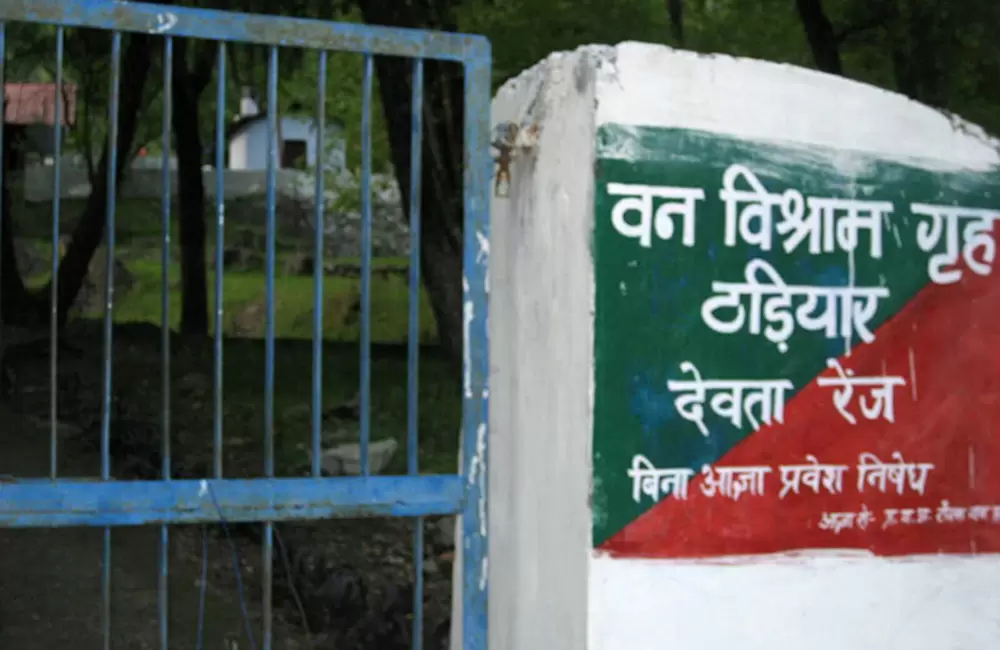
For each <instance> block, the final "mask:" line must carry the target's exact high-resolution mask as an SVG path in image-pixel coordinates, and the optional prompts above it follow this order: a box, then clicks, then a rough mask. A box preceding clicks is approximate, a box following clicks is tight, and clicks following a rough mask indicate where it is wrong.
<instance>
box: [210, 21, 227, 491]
mask: <svg viewBox="0 0 1000 650" xmlns="http://www.w3.org/2000/svg"><path fill="white" fill-rule="evenodd" d="M225 145H226V42H225V41H219V78H218V85H217V87H216V95H215V331H214V332H213V335H214V343H215V354H214V355H213V359H212V377H213V379H212V383H213V385H214V387H215V408H214V412H213V415H212V440H213V442H212V466H213V468H214V473H215V478H222V288H223V284H224V282H225V273H224V270H223V264H222V258H223V248H224V246H225V243H226V242H225V239H226V231H225V228H226V196H225V164H226V158H225Z"/></svg>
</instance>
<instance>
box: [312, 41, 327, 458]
mask: <svg viewBox="0 0 1000 650" xmlns="http://www.w3.org/2000/svg"><path fill="white" fill-rule="evenodd" d="M325 165H326V50H320V51H319V70H318V74H317V79H316V194H315V198H314V205H313V209H314V210H315V214H314V217H313V222H314V230H315V235H316V240H315V248H314V249H313V349H312V354H313V368H312V369H313V376H312V390H313V394H312V475H313V476H319V475H320V470H321V467H320V454H321V453H322V449H321V446H322V440H321V432H320V429H321V427H322V425H323V279H324V274H325V273H326V269H325V268H324V263H323V252H324V249H325V247H326V225H325V224H324V223H323V208H324V203H325V200H326V193H325V192H324V187H323V171H324V166H325Z"/></svg>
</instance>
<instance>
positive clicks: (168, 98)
mask: <svg viewBox="0 0 1000 650" xmlns="http://www.w3.org/2000/svg"><path fill="white" fill-rule="evenodd" d="M173 64H174V39H173V37H172V36H167V37H165V38H164V39H163V127H162V128H163V133H162V134H161V135H162V141H161V145H160V146H161V147H162V149H163V151H162V159H161V164H162V166H163V170H162V176H161V179H162V180H161V181H160V182H161V190H162V192H163V194H162V196H163V198H162V203H161V208H162V215H161V216H162V230H163V235H162V236H163V239H162V242H161V247H162V250H161V253H160V265H161V269H160V301H161V302H160V315H161V323H162V324H161V326H160V327H161V329H160V351H161V355H162V356H161V361H160V371H161V373H162V375H161V379H160V382H161V386H162V390H163V404H162V411H161V419H160V425H161V427H162V431H161V434H160V435H161V436H162V445H163V447H162V453H161V455H162V457H163V458H162V463H163V465H162V467H161V469H160V474H161V475H162V479H163V480H164V481H169V480H170V474H171V470H170V194H171V192H172V191H173V185H172V183H171V182H170V129H171V120H172V119H173V92H174V84H173V78H174V72H173V67H174V66H173ZM169 545H170V533H169V529H168V528H167V526H166V525H165V524H164V525H162V526H160V581H159V592H160V593H159V601H160V650H167V649H168V639H169V623H168V616H167V615H168V609H167V608H168V599H167V594H168V591H167V587H168V576H169V575H170V559H169V555H168V553H169V550H170V546H169Z"/></svg>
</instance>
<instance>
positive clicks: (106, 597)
mask: <svg viewBox="0 0 1000 650" xmlns="http://www.w3.org/2000/svg"><path fill="white" fill-rule="evenodd" d="M121 49H122V35H121V32H114V34H113V36H112V37H111V91H110V93H109V97H110V98H111V101H110V102H109V105H108V161H109V162H108V167H107V172H108V178H107V194H106V196H105V203H106V204H107V205H106V208H107V212H106V216H105V235H106V237H107V240H106V241H107V250H106V251H105V255H104V262H105V265H104V395H103V404H102V407H101V410H102V413H101V479H102V480H104V481H107V480H110V478H111V455H110V443H111V355H112V353H113V349H112V342H111V334H112V327H111V326H112V316H113V311H114V273H115V208H116V203H117V201H116V197H117V185H118V183H117V180H118V179H117V176H118V103H119V99H120V98H119V85H120V81H121ZM101 599H102V601H103V602H102V611H101V623H102V626H101V627H102V628H103V632H104V650H110V648H111V528H109V527H105V528H104V557H103V562H102V566H101Z"/></svg>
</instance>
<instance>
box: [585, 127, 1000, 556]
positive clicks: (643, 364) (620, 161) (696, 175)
mask: <svg viewBox="0 0 1000 650" xmlns="http://www.w3.org/2000/svg"><path fill="white" fill-rule="evenodd" d="M597 151H598V161H597V168H596V198H595V211H596V215H595V227H594V260H595V270H596V273H595V275H596V283H597V286H596V315H595V412H594V433H593V435H594V440H593V443H594V444H593V463H594V499H593V513H594V515H593V516H594V521H593V533H594V546H595V547H600V546H601V545H602V544H604V543H605V542H606V541H607V540H608V539H609V538H610V537H611V536H613V535H615V534H616V533H618V532H619V531H621V530H622V529H623V528H625V527H626V526H627V525H628V524H629V523H630V522H632V521H634V520H635V519H636V518H637V517H639V516H640V515H641V514H642V513H644V512H646V511H647V510H648V509H649V508H650V507H652V506H653V505H654V503H655V500H651V499H649V498H637V497H639V496H641V495H638V494H636V490H637V489H638V487H637V483H635V482H634V481H633V478H632V477H630V475H629V472H628V470H629V469H630V468H632V467H633V462H634V459H635V457H636V455H641V456H643V457H644V458H645V459H647V460H648V462H649V463H650V464H651V465H652V466H655V467H669V468H689V469H690V470H691V475H692V476H696V475H698V473H699V472H701V470H702V468H703V466H704V465H706V464H709V465H710V464H712V463H714V462H716V461H717V460H719V459H720V458H721V457H722V456H723V455H724V454H726V453H727V452H729V451H730V450H732V449H733V448H734V446H736V445H737V444H738V443H740V442H742V441H744V440H745V439H746V438H747V436H748V435H749V434H751V433H752V432H753V431H754V430H755V429H756V428H758V427H760V426H764V425H765V424H767V423H768V422H770V423H780V422H781V417H782V410H783V407H784V406H785V405H787V402H788V401H789V400H791V399H792V398H793V397H794V396H795V395H796V393H797V391H799V390H800V389H801V388H802V387H804V386H806V385H807V384H809V383H810V382H812V381H813V380H814V379H815V378H816V377H817V376H818V375H820V374H821V373H823V372H824V371H825V370H827V366H828V360H829V359H837V358H838V357H842V356H843V355H845V353H848V352H849V351H850V350H851V349H852V348H854V347H856V346H858V345H859V344H860V343H869V342H871V341H872V340H874V338H875V336H874V333H875V332H876V330H877V329H878V328H879V327H880V326H881V325H883V323H885V322H886V320H887V319H889V318H891V317H892V316H893V315H894V314H896V313H897V312H899V311H900V309H901V308H902V307H903V306H904V305H905V304H906V303H908V302H909V301H910V300H911V299H913V298H914V296H915V295H916V294H917V293H918V292H920V291H921V289H922V288H924V287H925V285H927V284H928V283H929V282H931V281H933V282H936V283H938V284H948V283H949V282H956V281H958V279H959V278H960V276H961V275H962V273H963V271H962V270H961V269H959V270H956V267H954V265H953V264H952V262H954V261H955V260H954V259H953V258H957V257H960V256H961V255H962V254H963V253H965V262H962V261H961V260H959V262H961V263H964V264H966V266H965V270H964V273H965V274H969V273H973V274H979V275H985V274H987V273H988V272H989V270H990V267H989V263H990V262H992V256H993V248H992V247H991V246H992V240H991V239H990V238H989V236H988V235H987V234H986V232H985V230H983V228H987V227H988V230H989V231H990V232H992V227H993V224H994V222H993V221H992V220H991V219H992V218H993V217H989V216H986V213H985V212H983V215H982V216H983V218H982V223H983V224H985V225H984V226H983V228H980V230H976V231H975V232H971V231H969V230H968V228H967V227H966V225H965V224H966V221H963V222H962V223H963V228H967V229H966V230H965V231H963V236H964V239H963V241H965V242H966V247H965V249H961V248H960V249H958V250H957V251H954V255H951V256H949V254H948V251H947V250H946V244H948V243H949V237H950V232H951V228H950V226H949V224H951V223H952V222H955V223H957V218H956V219H953V220H949V218H948V215H947V214H944V213H943V212H942V208H941V207H940V206H958V205H960V206H963V209H964V210H965V213H964V214H965V216H966V217H968V216H969V213H970V209H971V210H972V212H971V213H974V214H978V213H975V208H983V209H987V208H989V206H990V204H991V203H995V202H994V197H997V198H1000V182H998V177H997V175H996V173H971V172H970V173H962V172H947V173H942V172H939V171H935V170H932V169H926V168H922V167H921V166H919V164H916V163H914V164H912V165H911V164H903V163H900V162H897V161H891V160H882V159H878V158H875V157H872V156H868V155H863V154H859V153H852V152H845V151H837V150H830V149H822V148H818V147H817V148H809V147H802V146H795V145H789V146H779V145H776V144H773V143H761V142H750V141H745V140H739V139H735V138H731V137H723V136H719V135H714V134H709V133H705V132H698V131H691V130H680V129H663V128H638V127H631V126H629V127H625V126H618V125H605V126H602V127H601V128H600V129H599V133H598V146H597ZM727 191H728V192H729V194H727ZM727 198H728V199H730V200H729V201H728V204H729V205H728V211H729V212H728V214H727V200H726V199H727ZM751 199H755V200H756V201H757V205H759V206H763V207H759V208H758V209H757V210H749V211H748V210H746V208H747V206H748V205H749V204H751V203H753V201H752V200H751ZM768 214H770V215H771V216H770V217H769V218H770V223H768V216H767V215H768ZM934 214H937V215H938V216H939V217H941V218H937V217H934V216H933V215H934ZM762 224H763V225H762ZM934 224H937V226H941V227H942V228H941V229H940V230H936V229H935V227H934ZM973 230H975V228H973ZM969 242H971V243H969ZM955 274H958V276H956V275H955ZM761 287H764V289H762V288H761ZM775 287H779V288H781V287H784V288H785V289H786V290H787V291H786V293H785V301H786V302H785V303H784V304H781V301H780V300H779V301H778V304H777V305H776V304H775V303H774V302H770V303H769V302H768V300H767V297H768V296H765V295H764V294H765V293H767V291H773V289H774V288H775ZM754 291H757V296H758V298H760V300H759V301H758V304H757V307H758V309H755V308H754V306H753V300H754V299H753V294H754ZM733 292H735V293H733ZM740 292H742V297H740ZM761 292H763V293H761ZM779 293H780V292H779ZM768 295H773V293H772V294H768ZM776 307H777V308H776ZM782 307H784V308H785V309H784V310H782V309H781V308H782ZM828 307H829V309H827V308H828ZM845 308H846V309H845ZM696 373H697V374H696ZM697 377H700V378H702V379H704V380H706V381H708V380H714V379H719V378H726V379H729V380H744V381H746V382H751V383H748V384H746V386H745V388H746V390H747V391H750V390H751V388H756V389H758V390H763V391H764V393H767V394H766V395H765V394H764V393H758V401H757V403H756V407H757V408H748V409H743V408H739V407H736V408H733V409H732V410H731V411H730V412H729V414H728V416H727V417H722V416H720V415H719V414H718V413H717V412H716V411H717V410H721V411H723V412H725V409H724V408H720V409H716V408H710V407H709V405H708V403H707V402H706V403H705V404H704V405H702V406H703V408H701V410H700V411H699V405H698V404H694V403H687V404H683V403H680V402H678V401H677V397H678V391H677V390H673V391H672V390H670V387H671V386H673V387H674V388H678V389H679V388H681V387H683V384H682V383H678V382H684V381H691V380H693V379H695V378H697ZM752 382H765V384H752ZM766 382H771V383H766ZM718 406H724V405H721V403H720V404H719V405H718ZM730 406H732V405H730ZM696 416H697V417H696ZM762 420H763V421H762ZM837 426H838V425H836V423H835V422H831V431H830V435H831V436H832V435H836V428H837ZM692 480H693V479H692ZM706 525H707V524H706Z"/></svg>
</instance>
